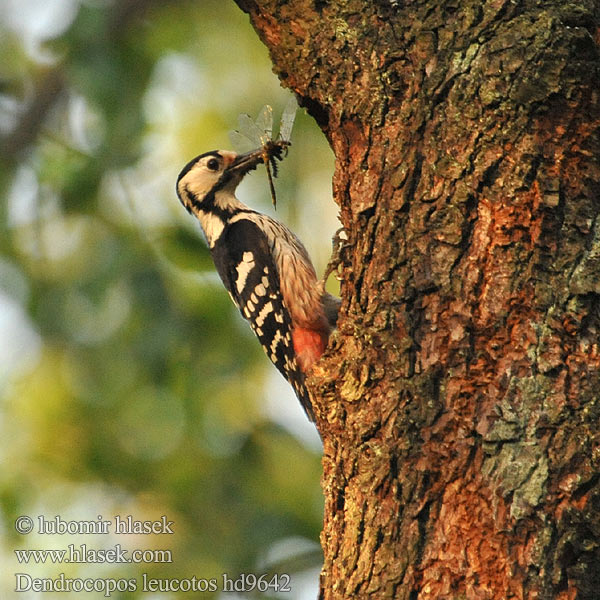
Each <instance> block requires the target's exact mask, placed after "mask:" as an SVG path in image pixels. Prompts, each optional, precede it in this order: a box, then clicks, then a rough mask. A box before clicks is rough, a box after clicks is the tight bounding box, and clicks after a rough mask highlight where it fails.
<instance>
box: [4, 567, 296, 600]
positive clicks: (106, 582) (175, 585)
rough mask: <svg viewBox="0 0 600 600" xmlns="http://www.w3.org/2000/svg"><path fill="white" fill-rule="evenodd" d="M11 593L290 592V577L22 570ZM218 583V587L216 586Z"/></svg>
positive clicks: (106, 595)
mask: <svg viewBox="0 0 600 600" xmlns="http://www.w3.org/2000/svg"><path fill="white" fill-rule="evenodd" d="M15 577H16V587H15V592H77V593H84V592H99V593H102V594H103V595H104V597H105V598H110V596H112V594H113V593H115V592H120V593H123V592H137V591H142V592H162V593H165V592H217V591H219V590H220V591H222V592H246V593H248V592H291V591H292V588H291V585H290V579H291V578H290V576H289V575H288V574H286V573H282V574H275V575H273V574H264V575H256V574H254V573H242V574H241V575H239V576H238V577H235V578H234V577H230V576H229V575H227V574H223V575H222V576H221V578H220V580H219V579H218V578H217V577H212V578H211V579H204V578H199V577H196V576H195V575H194V576H193V577H185V578H182V579H175V578H170V579H159V578H156V577H149V576H148V574H147V573H143V574H142V577H141V581H140V580H138V579H136V578H135V577H132V578H129V579H125V578H122V579H113V578H98V579H94V578H91V577H88V578H81V577H66V576H65V574H64V573H61V574H60V575H59V576H58V577H54V578H51V577H32V576H31V575H28V574H26V573H15ZM219 583H221V587H220V588H219Z"/></svg>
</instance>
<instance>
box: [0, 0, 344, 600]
mask: <svg viewBox="0 0 600 600" xmlns="http://www.w3.org/2000/svg"><path fill="white" fill-rule="evenodd" d="M270 69H271V66H270V63H269V60H268V55H267V52H266V49H265V48H264V47H263V46H262V45H261V44H260V42H259V41H258V38H257V37H256V35H255V33H254V31H253V30H252V28H251V27H250V25H249V22H248V20H247V17H246V16H245V15H244V14H243V13H241V12H240V11H239V9H238V8H237V7H236V6H235V5H234V4H233V2H223V1H222V0H200V1H194V2H190V1H184V2H158V1H150V0H145V1H140V0H128V1H123V2H105V1H102V0H55V1H53V2H45V1H44V0H29V1H28V2H23V3H19V2H13V1H11V0H3V1H0V147H1V150H2V152H1V155H0V157H1V160H0V190H1V198H2V202H1V204H0V228H1V235H0V436H1V439H2V444H1V446H0V461H1V464H2V469H1V470H0V509H1V511H2V523H3V524H2V528H1V529H0V535H2V538H1V543H0V560H1V562H2V565H3V569H2V573H1V574H0V597H1V598H3V599H4V598H12V597H18V598H24V597H26V598H29V597H34V596H33V595H31V596H28V595H27V594H23V593H15V592H14V588H15V576H14V573H15V572H22V573H28V574H30V575H31V576H32V577H42V578H54V577H57V576H58V574H59V573H61V572H62V573H65V575H67V576H71V577H115V578H125V579H128V578H131V577H134V578H137V581H138V585H139V589H138V591H137V592H125V593H118V592H115V593H113V594H112V596H111V597H112V598H137V597H144V598H146V597H156V598H158V597H159V596H158V595H156V596H152V595H149V594H143V593H141V582H142V580H141V574H142V573H148V574H149V575H151V576H154V577H159V578H186V577H188V578H189V577H191V576H193V575H195V576H196V577H198V578H211V577H217V578H218V579H219V581H220V577H221V574H222V573H227V574H229V575H230V576H231V577H235V576H236V575H237V574H238V573H241V572H246V573H248V572H250V573H260V572H264V570H265V569H268V568H269V565H271V564H272V563H273V561H280V562H279V567H280V572H282V571H285V572H289V573H290V574H291V575H292V587H293V590H294V591H293V594H292V595H289V594H288V595H286V596H285V597H288V598H301V597H307V596H306V595H303V594H308V593H309V590H310V589H311V587H312V589H313V592H314V585H315V581H314V579H315V575H314V573H313V575H312V579H313V581H312V586H310V585H305V584H300V583H298V584H296V585H295V586H294V581H297V582H300V581H306V580H307V579H304V580H301V579H300V578H299V577H300V576H299V575H298V578H297V579H294V577H295V575H294V574H295V573H297V571H299V570H300V569H302V568H304V567H306V563H305V561H303V560H301V558H300V557H299V553H300V554H302V553H304V554H307V553H308V556H309V560H308V565H309V566H310V565H311V564H312V567H313V568H317V569H318V566H319V564H318V561H319V558H318V556H319V550H318V546H317V542H318V534H319V531H320V526H321V514H322V497H321V492H320V488H319V477H320V468H321V467H320V448H319V444H318V437H317V435H316V433H314V431H312V426H311V425H309V424H308V423H307V422H306V421H305V418H304V416H303V415H302V413H301V410H300V408H299V406H298V404H297V402H296V400H295V399H294V397H293V394H292V392H291V391H290V390H289V389H288V387H287V385H286V384H285V382H283V380H281V379H280V378H279V375H278V374H277V373H276V372H275V371H274V369H273V368H272V367H271V365H270V364H269V363H268V360H267V359H266V358H265V357H264V356H263V354H262V351H261V350H260V348H259V346H258V344H257V342H256V341H255V339H254V338H253V336H252V334H251V332H250V330H249V328H248V327H247V325H246V324H245V323H244V322H243V321H242V320H241V318H240V317H239V316H238V315H237V312H236V311H235V309H234V308H233V306H232V305H231V302H230V300H229V298H228V296H227V294H226V293H225V291H224V289H223V288H222V286H221V284H220V282H219V281H218V279H217V277H216V275H215V273H214V269H213V266H212V262H211V260H210V256H209V254H208V252H207V249H206V246H205V244H204V240H203V238H202V236H201V233H200V230H199V227H198V225H197V223H196V222H194V220H193V219H191V217H189V215H187V213H186V212H185V210H183V208H182V207H181V206H180V205H179V203H178V200H177V198H176V196H175V192H174V184H175V180H176V178H177V174H178V172H179V170H180V169H181V167H182V166H183V165H184V164H185V163H186V162H187V161H188V160H189V159H190V158H192V157H193V156H195V155H197V154H199V153H201V152H204V151H206V150H210V149H214V148H219V147H225V148H227V147H229V143H228V138H227V131H228V130H229V129H232V128H234V127H235V126H236V118H237V115H238V113H240V112H249V113H251V114H253V115H255V114H256V113H257V112H258V110H259V109H260V108H261V106H262V105H263V104H265V103H268V104H271V105H273V106H274V108H275V111H276V114H277V111H281V110H282V108H283V106H284V105H285V102H286V100H287V98H288V97H289V92H286V91H284V90H282V89H281V88H280V87H279V84H278V81H277V79H276V78H275V76H274V75H273V74H272V73H271V71H270ZM300 113H301V111H300ZM300 113H299V115H298V117H297V125H296V128H295V131H294V132H293V135H292V139H293V143H294V145H293V147H292V149H291V151H290V156H289V158H288V159H287V160H286V161H285V162H284V163H283V164H282V166H281V173H280V178H279V179H278V180H277V181H276V185H277V189H278V199H279V201H278V214H277V216H278V218H280V219H282V220H283V221H285V222H286V223H288V224H290V225H291V226H292V227H293V228H294V229H295V230H296V231H297V232H298V233H299V235H300V237H302V238H303V239H304V240H305V242H306V244H307V246H308V248H309V250H310V251H311V253H312V254H313V256H314V258H315V262H316V264H317V268H318V270H322V269H323V267H324V264H325V263H326V261H327V258H328V254H329V251H330V247H329V239H330V238H331V234H332V232H333V231H334V230H335V228H336V224H335V210H334V209H333V208H332V202H331V198H330V179H331V173H332V169H333V159H332V155H331V152H330V150H329V148H328V146H327V144H326V142H325V141H324V139H323V137H322V135H321V133H320V132H319V131H318V130H317V129H316V127H315V125H314V124H313V123H312V121H311V120H310V119H309V118H308V117H307V116H306V115H304V114H300ZM240 196H241V197H242V199H243V200H245V201H246V202H248V203H249V204H251V205H252V206H253V207H255V208H257V209H259V210H263V211H267V212H271V211H272V209H271V208H270V199H269V194H268V187H267V184H266V177H265V174H264V172H262V173H261V172H260V171H259V172H257V173H255V174H254V175H253V176H252V178H251V179H250V180H249V181H247V182H244V184H243V185H242V186H241V190H240ZM315 216H318V219H316V218H315ZM128 514H131V515H133V517H134V518H135V519H140V520H148V519H150V520H154V519H158V518H160V516H161V515H166V516H167V517H168V518H169V519H170V520H173V521H174V529H175V534H174V535H172V536H169V535H160V536H149V537H148V536H137V537H136V536H129V537H127V536H116V537H115V536H108V537H107V536H104V537H102V536H100V537H97V538H93V540H92V538H89V537H88V536H83V537H82V536H64V537H61V536H58V535H54V536H49V535H39V534H35V533H32V534H30V535H29V536H24V535H19V534H18V533H17V532H16V531H15V529H14V521H15V519H16V518H17V517H18V516H19V515H31V516H32V517H34V518H35V517H37V515H45V516H46V517H47V518H49V519H52V518H54V517H55V515H60V517H61V518H62V519H64V520H66V521H69V520H94V519H96V518H97V516H98V515H102V516H103V518H104V519H107V520H112V519H114V516H115V515H128ZM124 537H126V538H127V539H124ZM69 543H75V544H81V543H86V544H88V546H91V547H97V548H106V547H110V546H111V545H114V544H115V543H121V544H122V545H123V546H126V547H130V548H142V549H144V548H166V549H170V550H171V551H172V553H173V562H172V563H170V564H159V563H156V562H155V563H149V564H141V565H132V564H118V565H106V564H105V565H93V564H79V565H75V564H60V565H59V564H57V565H53V564H40V565H33V564H32V565H22V564H19V563H18V561H17V560H16V557H15V554H14V549H15V548H65V547H67V545H68V544H69ZM261 569H262V571H261ZM310 579H311V578H310V577H309V578H308V581H310ZM32 594H33V592H32ZM35 597H37V596H35ZM41 597H43V598H53V597H57V598H58V597H60V598H70V597H72V598H80V597H86V598H88V597H89V598H101V597H103V595H102V594H101V593H86V594H77V593H73V594H71V595H70V594H65V593H57V594H56V595H55V594H52V593H49V594H44V595H42V596H41ZM179 597H186V598H189V597H207V598H209V597H215V598H216V597H225V596H219V594H218V593H212V594H210V593H209V594H206V595H202V594H196V595H193V594H192V595H190V594H184V593H176V592H167V593H163V594H161V595H160V598H161V599H165V598H179ZM237 597H242V596H237ZM261 597H268V595H263V596H261Z"/></svg>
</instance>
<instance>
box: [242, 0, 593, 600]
mask: <svg viewBox="0 0 600 600" xmlns="http://www.w3.org/2000/svg"><path fill="white" fill-rule="evenodd" d="M236 1H237V3H238V4H239V5H240V7H242V9H243V10H245V11H246V12H248V13H249V14H250V17H251V20H252V23H253V25H254V27H255V28H256V30H257V32H258V33H259V35H260V36H261V38H262V39H263V41H264V42H265V44H266V45H267V46H268V48H269V50H270V52H271V56H272V60H273V64H274V68H275V71H276V72H277V73H278V75H279V77H280V78H281V81H282V83H283V84H284V85H285V86H287V87H289V88H291V89H292V90H293V91H294V92H296V94H298V96H299V98H300V100H301V104H302V105H303V106H305V107H306V108H307V109H308V111H309V113H310V114H311V115H312V116H313V117H314V118H315V119H316V120H317V122H318V123H319V125H320V126H321V128H322V129H323V131H324V132H325V134H326V136H327V138H328V140H329V141H330V144H331V146H332V148H333V150H334V152H335V156H336V159H337V162H336V171H335V176H334V193H335V198H336V201H337V202H338V203H339V205H340V207H341V215H342V222H343V225H344V227H345V228H346V230H347V232H348V236H349V243H348V246H347V248H346V249H345V252H344V256H343V258H344V260H343V264H342V266H341V268H340V272H341V274H342V276H343V283H342V296H343V305H342V312H341V315H340V320H339V323H338V325H339V331H338V334H336V337H335V339H334V340H333V341H332V342H331V343H330V347H329V350H328V353H327V355H326V357H325V358H324V359H323V360H322V361H321V362H320V363H319V364H318V365H317V367H316V368H315V373H314V377H313V378H312V379H311V382H312V386H313V389H314V390H315V395H316V398H317V399H316V402H317V410H316V412H317V421H318V428H319V430H320V432H321V435H322V437H323V443H324V456H323V470H324V473H323V481H322V483H323V490H324V493H325V523H324V529H323V533H322V538H321V541H322V545H323V550H324V553H325V564H324V566H323V571H322V576H321V593H320V597H321V598H324V599H328V600H329V599H338V598H361V599H362V598H399V599H405V600H409V599H410V600H413V599H417V598H418V599H422V600H424V599H442V598H444V599H446V598H469V599H470V598H494V599H507V598H531V599H533V598H536V599H575V598H577V599H592V598H599V597H600V568H599V565H600V512H599V509H600V435H599V422H600V400H599V396H600V393H599V390H600V376H599V373H600V370H599V369H600V355H599V352H598V343H597V342H598V332H599V330H600V302H599V300H600V295H599V294H600V221H599V220H598V213H599V209H600V98H599V96H600V60H599V46H600V29H599V27H600V2H598V0H595V1H594V0H578V1H573V2H566V3H565V2H564V1H563V0H550V1H545V2H533V1H523V2H520V1H511V0H488V1H484V2H483V3H482V2H479V1H471V0H464V1H460V2H459V1H457V0H447V1H445V2H439V1H438V0H422V1H420V2H403V1H402V0H398V1H388V0H379V1H366V0H346V1H344V2H327V1H325V0H310V1H309V0H288V1H284V0H236ZM297 201H298V202H302V199H301V198H298V199H297Z"/></svg>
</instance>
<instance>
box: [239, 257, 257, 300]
mask: <svg viewBox="0 0 600 600" xmlns="http://www.w3.org/2000/svg"><path fill="white" fill-rule="evenodd" d="M254 264H255V263H254V254H252V252H244V254H243V256H242V262H241V263H239V264H238V266H237V267H236V268H235V270H236V271H237V279H236V281H235V287H236V288H237V291H238V294H241V293H242V290H243V289H244V286H245V285H246V279H248V274H249V273H250V271H252V269H253V268H254Z"/></svg>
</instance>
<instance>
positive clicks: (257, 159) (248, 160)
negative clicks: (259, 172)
mask: <svg viewBox="0 0 600 600" xmlns="http://www.w3.org/2000/svg"><path fill="white" fill-rule="evenodd" d="M264 156H265V152H264V150H263V149H262V148H258V149H257V150H252V151H251V152H246V153H245V154H238V155H237V156H236V157H235V158H234V159H233V162H232V163H231V164H230V165H229V166H228V167H227V171H229V172H230V173H231V172H233V173H235V174H236V175H237V176H238V177H243V176H244V175H245V174H246V173H249V172H250V171H252V170H253V169H256V167H257V166H258V165H259V164H260V163H262V162H264Z"/></svg>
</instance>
